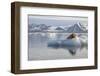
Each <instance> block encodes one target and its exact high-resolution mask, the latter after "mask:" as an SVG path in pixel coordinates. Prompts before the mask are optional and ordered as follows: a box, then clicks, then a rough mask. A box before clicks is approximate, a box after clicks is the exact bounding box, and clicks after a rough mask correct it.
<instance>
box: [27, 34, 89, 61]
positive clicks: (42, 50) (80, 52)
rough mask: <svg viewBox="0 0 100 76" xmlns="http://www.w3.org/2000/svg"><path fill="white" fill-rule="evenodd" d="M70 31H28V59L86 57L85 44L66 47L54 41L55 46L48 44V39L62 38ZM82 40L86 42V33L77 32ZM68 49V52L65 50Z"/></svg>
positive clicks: (58, 39)
mask: <svg viewBox="0 0 100 76" xmlns="http://www.w3.org/2000/svg"><path fill="white" fill-rule="evenodd" d="M69 34H70V33H29V34H28V49H29V50H28V55H29V60H32V59H33V60H39V59H46V58H47V59H60V58H61V59H63V58H66V59H67V58H86V57H87V53H88V50H87V49H88V48H87V45H86V46H81V47H69V46H68V47H67V46H59V45H58V44H57V43H55V44H56V45H55V46H50V45H48V41H53V40H54V41H55V40H57V41H58V43H61V42H60V40H64V39H66V38H67V37H68V35H69ZM78 36H79V37H80V38H82V40H84V41H86V42H88V40H87V39H88V38H87V33H84V34H82V33H81V34H80V33H79V34H78ZM67 51H68V52H67Z"/></svg>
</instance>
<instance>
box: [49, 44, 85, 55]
mask: <svg viewBox="0 0 100 76" xmlns="http://www.w3.org/2000/svg"><path fill="white" fill-rule="evenodd" d="M47 47H49V48H52V49H60V48H62V49H64V50H66V51H69V53H70V54H71V55H75V54H76V52H77V51H82V50H83V49H84V48H87V46H79V47H74V46H70V47H69V46H59V45H55V46H54V45H53V46H51V45H48V46H47Z"/></svg>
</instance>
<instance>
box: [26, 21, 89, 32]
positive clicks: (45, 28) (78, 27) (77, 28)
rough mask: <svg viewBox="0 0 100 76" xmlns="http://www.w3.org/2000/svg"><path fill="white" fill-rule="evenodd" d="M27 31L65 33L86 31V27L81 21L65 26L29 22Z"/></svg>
mask: <svg viewBox="0 0 100 76" xmlns="http://www.w3.org/2000/svg"><path fill="white" fill-rule="evenodd" d="M28 29H29V32H64V33H65V32H66V33H72V32H74V33H87V28H86V27H83V25H82V24H81V23H76V24H74V25H71V26H69V27H67V26H50V25H45V24H37V25H36V24H30V25H29V28H28Z"/></svg>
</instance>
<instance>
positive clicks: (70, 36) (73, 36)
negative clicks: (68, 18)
mask: <svg viewBox="0 0 100 76" xmlns="http://www.w3.org/2000/svg"><path fill="white" fill-rule="evenodd" d="M75 37H76V34H74V33H72V34H71V35H69V36H68V37H67V39H72V38H75Z"/></svg>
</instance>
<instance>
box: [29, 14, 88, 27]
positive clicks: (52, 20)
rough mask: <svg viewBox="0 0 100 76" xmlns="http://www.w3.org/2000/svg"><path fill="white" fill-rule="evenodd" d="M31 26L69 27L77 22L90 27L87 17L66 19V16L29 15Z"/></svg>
mask: <svg viewBox="0 0 100 76" xmlns="http://www.w3.org/2000/svg"><path fill="white" fill-rule="evenodd" d="M28 21H29V22H28V23H29V24H33V23H35V24H46V25H48V26H49V25H51V26H67V25H73V24H75V23H77V22H80V23H82V24H85V25H88V18H87V17H67V16H66V17H65V16H43V15H40V16H37V15H29V16H28Z"/></svg>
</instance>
